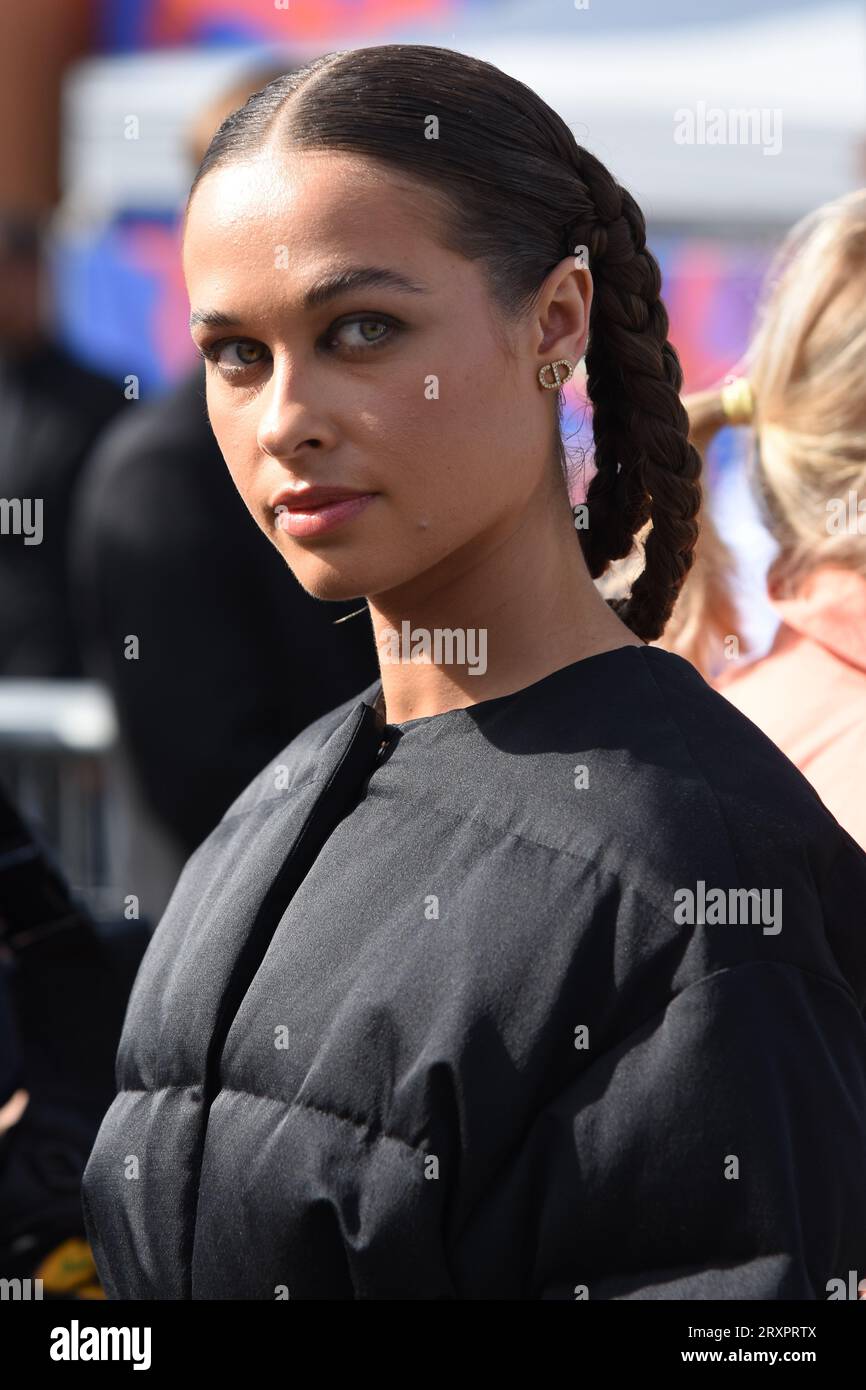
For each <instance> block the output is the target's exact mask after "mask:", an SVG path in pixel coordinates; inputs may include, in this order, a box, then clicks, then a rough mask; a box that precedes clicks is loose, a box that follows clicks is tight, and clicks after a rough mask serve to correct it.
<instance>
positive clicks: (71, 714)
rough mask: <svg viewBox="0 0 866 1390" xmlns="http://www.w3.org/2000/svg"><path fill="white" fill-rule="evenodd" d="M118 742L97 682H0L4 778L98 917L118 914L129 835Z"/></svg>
mask: <svg viewBox="0 0 866 1390" xmlns="http://www.w3.org/2000/svg"><path fill="white" fill-rule="evenodd" d="M117 741H118V730H117V718H116V714H115V709H114V703H113V701H112V698H111V694H110V692H109V691H108V689H107V687H105V686H104V685H102V684H100V683H99V682H96V681H85V680H29V679H17V678H13V679H10V678H6V679H3V680H0V779H2V781H3V783H4V785H5V786H6V789H7V791H8V792H9V794H10V796H11V797H12V799H13V801H14V802H15V803H16V804H17V806H18V808H19V810H20V811H21V813H22V815H23V816H24V817H25V818H26V819H27V820H28V821H29V822H30V823H31V825H32V826H33V827H34V829H35V830H36V832H37V833H38V835H39V836H40V838H41V839H42V840H43V842H44V843H45V844H46V846H47V847H48V849H49V850H50V851H51V852H52V853H53V854H54V856H55V858H56V859H57V862H58V864H59V866H60V868H61V869H62V871H63V873H64V875H65V876H66V878H67V880H68V882H69V884H70V886H71V888H72V890H73V892H74V893H76V894H77V895H79V896H80V897H81V898H82V900H83V901H84V902H85V903H86V904H87V906H88V907H89V908H90V910H91V912H93V914H94V915H95V916H97V917H101V916H103V915H114V916H116V915H117V906H118V901H119V894H120V885H119V883H118V866H119V865H121V864H122V863H123V862H124V857H125V854H126V850H127V841H128V837H129V833H130V827H129V815H128V808H127V806H126V804H125V798H124V797H123V795H122V794H121V792H120V790H119V788H118V784H117V778H116V776H115V772H114V763H113V754H114V752H115V749H116V747H117Z"/></svg>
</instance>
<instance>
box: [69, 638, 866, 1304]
mask: <svg viewBox="0 0 866 1390" xmlns="http://www.w3.org/2000/svg"><path fill="white" fill-rule="evenodd" d="M379 689H380V685H379V683H378V682H376V683H374V684H373V685H371V686H370V687H368V688H367V689H366V690H364V691H362V692H361V694H360V695H357V696H356V697H355V698H354V699H352V700H348V701H347V702H345V703H344V704H343V705H341V706H340V707H339V708H337V709H335V710H334V711H333V712H331V713H330V714H328V715H327V716H325V717H323V718H321V719H319V720H317V721H316V723H314V724H313V725H312V726H311V727H310V728H309V729H307V730H305V732H304V733H302V734H301V735H300V736H299V737H298V738H296V739H295V740H294V741H293V743H292V744H291V745H290V746H289V747H288V748H286V749H284V750H283V751H282V752H281V753H280V754H279V755H278V756H277V757H276V758H275V759H274V762H273V764H272V765H271V766H269V767H268V768H266V769H264V770H263V771H262V772H261V774H260V775H259V776H258V777H257V778H256V779H255V780H254V781H253V782H252V783H251V784H250V786H249V787H248V788H247V789H246V790H245V791H244V793H243V794H242V795H241V796H240V797H239V798H238V799H237V800H236V801H235V803H234V804H233V805H232V806H231V807H230V808H229V809H228V810H227V811H226V813H225V815H224V816H223V818H222V820H221V822H220V824H219V825H218V826H217V827H216V829H215V830H214V831H213V833H212V835H211V836H210V837H209V838H208V840H207V841H206V842H205V843H204V844H203V845H202V846H201V847H200V848H199V850H198V851H197V853H196V854H195V855H194V856H193V857H192V859H191V860H190V861H189V863H188V864H187V866H186V868H185V870H184V873H183V876H182V878H181V880H180V883H179V884H178V886H177V889H176V892H175V895H174V898H173V899H172V902H171V904H170V905H169V908H168V910H167V912H166V913H165V916H164V917H163V918H162V920H161V922H160V923H159V925H158V927H157V928H156V931H155V933H154V935H153V937H152V938H151V941H150V943H149V946H148V950H147V953H146V955H145V958H144V961H143V963H142V967H141V969H140V971H139V974H138V977H137V979H136V982H135V985H134V988H133V993H132V997H131V1000H130V1006H129V1010H128V1012H127V1016H126V1019H125V1022H124V1029H123V1035H122V1038H121V1043H120V1049H119V1052H118V1059H117V1080H118V1087H119V1091H118V1095H117V1098H116V1099H115V1101H114V1103H113V1105H112V1106H111V1109H110V1110H109V1111H108V1114H107V1115H106V1117H105V1119H104V1121H103V1124H102V1126H101V1129H100V1132H99V1136H98V1138H97V1141H96V1144H95V1146H94V1149H93V1152H92V1154H91V1156H90V1159H89V1161H88V1164H87V1168H86V1170H85V1175H84V1181H83V1187H82V1191H83V1200H84V1207H85V1219H86V1225H87V1230H88V1236H89V1238H90V1241H91V1245H92V1248H93V1252H94V1258H95V1260H96V1265H97V1268H98V1270H99V1274H100V1277H101V1279H102V1282H103V1285H104V1287H105V1288H106V1291H107V1292H108V1295H109V1297H112V1298H135V1299H138V1298H143V1299H147V1298H160V1299H229V1298H245V1299H267V1300H273V1299H274V1298H275V1297H280V1296H285V1295H286V1293H287V1294H288V1296H289V1297H290V1298H292V1299H299V1298H300V1299H316V1298H325V1299H382V1298H386V1299H391V1298H399V1299H406V1298H410V1299H411V1298H418V1299H440V1298H444V1299H485V1298H494V1299H561V1300H568V1301H570V1300H572V1299H574V1298H575V1296H576V1295H575V1291H576V1290H577V1289H579V1288H581V1287H585V1289H586V1290H587V1292H588V1296H589V1297H590V1298H591V1299H610V1298H614V1299H673V1298H686V1299H716V1298H721V1299H736V1298H747V1299H824V1298H826V1297H827V1281H828V1280H829V1279H831V1278H837V1277H838V1278H842V1279H843V1280H844V1281H845V1282H846V1283H847V1281H848V1274H849V1271H850V1270H852V1269H856V1270H860V1271H862V1269H863V1257H864V1251H866V1181H864V1175H866V1023H864V1016H863V1010H864V1005H866V921H864V904H866V855H864V854H863V853H862V851H861V850H860V849H859V848H858V847H857V845H856V844H855V843H854V841H853V840H852V839H851V837H850V836H849V835H848V834H847V833H846V832H845V831H844V830H842V829H841V827H840V826H839V825H838V824H837V823H836V821H835V820H834V819H833V817H832V816H831V815H830V813H829V812H828V811H827V810H826V809H825V807H824V806H823V805H822V803H821V802H820V801H819V799H818V797H817V796H816V794H815V792H814V791H813V790H812V788H811V787H810V786H809V784H808V783H807V782H806V781H805V780H804V778H803V777H802V776H801V774H800V773H799V772H798V771H797V770H796V768H795V767H794V766H793V765H792V764H791V763H790V762H788V760H787V759H786V758H785V757H784V756H783V755H782V754H781V753H780V752H779V751H778V749H776V748H775V747H774V746H773V744H772V743H770V741H769V740H768V739H767V738H766V737H765V736H764V735H763V734H762V733H761V732H760V731H759V730H758V729H757V728H756V727H755V726H754V725H753V724H751V723H750V722H749V721H748V720H747V719H745V718H744V717H743V716H742V715H741V714H740V713H739V712H738V711H737V710H735V709H734V708H733V707H732V706H731V705H730V704H728V703H727V701H725V700H724V699H723V698H722V697H721V696H720V695H718V694H716V693H715V692H714V691H713V690H711V689H710V688H709V687H708V686H707V685H706V684H705V682H704V681H703V680H702V679H701V677H700V676H699V675H698V674H697V673H696V672H695V670H694V669H693V668H692V667H691V666H690V665H689V664H688V663H687V662H685V661H683V660H682V659H681V658H680V657H677V656H674V655H672V654H670V653H668V652H666V651H662V650H659V649H656V648H651V647H632V646H629V647H625V648H621V649H619V650H617V651H612V652H607V653H604V654H601V655H598V656H595V657H591V658H589V659H587V660H584V661H578V662H575V663H573V664H572V665H570V666H566V667H564V668H562V669H561V670H558V671H555V672H553V673H551V674H550V675H548V676H546V677H544V678H543V679H541V680H538V681H536V682H534V683H533V684H532V685H530V686H528V687H526V688H525V689H524V690H521V691H517V692H515V693H513V694H509V695H503V696H499V697H496V698H493V699H488V700H482V701H481V702H480V703H478V704H476V705H474V706H472V707H470V708H468V709H459V710H451V711H447V712H445V713H443V714H439V715H435V716H432V717H426V718H418V719H412V720H409V721H407V722H406V723H405V724H403V725H396V726H394V725H390V726H384V727H383V726H382V724H381V716H380V715H379V714H378V713H377V712H376V710H375V709H374V708H373V701H374V698H375V696H376V694H377V692H378V690H379ZM383 736H384V737H385V738H386V739H387V742H386V743H385V746H384V748H383V749H382V750H381V751H380V741H381V740H382V739H383ZM700 881H703V882H704V884H705V886H706V889H707V891H709V890H710V889H711V888H720V889H723V890H729V889H736V888H746V889H748V888H758V889H767V890H771V892H770V897H769V899H768V907H770V905H771V904H772V908H771V914H770V915H772V916H774V917H775V918H776V920H777V921H778V923H779V924H780V926H781V930H779V931H775V930H773V924H772V923H771V922H770V921H769V919H768V917H764V918H762V919H761V920H762V921H763V925H761V924H759V923H755V922H751V921H744V920H743V919H742V917H741V918H740V920H739V921H738V922H729V921H723V922H722V923H719V924H713V925H706V924H705V923H704V921H702V919H701V918H700V917H697V919H695V917H693V919H692V922H691V923H686V924H681V923H680V922H678V920H677V916H676V909H675V903H676V902H677V899H676V898H675V894H677V893H678V892H679V891H680V890H684V889H689V890H691V891H692V892H693V893H696V894H697V892H698V891H699V890H698V886H697V885H698V883H699V882H700ZM776 890H779V891H780V892H781V912H780V913H777V912H776V907H777V905H778V904H777V901H776V900H775V899H774V898H773V896H772V894H773V893H774V892H775V891H776ZM765 926H770V931H769V932H768V931H766V930H765ZM581 1028H586V1030H587V1033H586V1035H582V1034H579V1033H578V1030H580V1029H581ZM578 1044H580V1045H578ZM584 1044H586V1045H584ZM130 1155H133V1156H135V1158H136V1159H137V1168H136V1172H135V1175H134V1177H135V1180H132V1177H131V1164H130V1157H129V1156H130ZM733 1161H736V1164H737V1165H738V1170H739V1171H738V1175H734V1173H733V1168H732V1162H733Z"/></svg>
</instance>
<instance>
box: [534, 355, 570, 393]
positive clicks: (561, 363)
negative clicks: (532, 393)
mask: <svg viewBox="0 0 866 1390" xmlns="http://www.w3.org/2000/svg"><path fill="white" fill-rule="evenodd" d="M558 367H567V368H568V376H560V375H559V372H558V371H557V368H558ZM548 371H549V372H551V373H552V375H553V381H545V380H544V373H545V372H548ZM573 376H574V364H573V363H572V362H569V360H568V358H567V357H557V359H556V361H555V362H545V364H544V366H543V367H540V368H539V372H538V380H539V383H540V384H541V385H542V386H543V387H544V389H545V391H558V390H559V388H560V386H564V385H565V383H566V382H567V381H571V378H572V377H573Z"/></svg>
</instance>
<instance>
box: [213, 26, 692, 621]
mask: <svg viewBox="0 0 866 1390" xmlns="http://www.w3.org/2000/svg"><path fill="white" fill-rule="evenodd" d="M433 118H435V123H434V121H433ZM431 134H432V135H433V136H434V138H430V137H431ZM271 144H272V145H273V146H274V148H278V149H293V150H338V151H340V152H342V153H344V154H354V155H359V156H363V157H366V158H369V159H375V160H379V161H380V162H381V163H383V164H384V165H386V166H389V167H390V168H391V169H397V170H399V171H401V172H402V173H404V174H408V175H410V176H412V177H413V178H414V179H415V180H416V181H418V182H419V183H420V184H421V186H423V188H424V190H425V191H426V192H427V194H428V196H429V197H430V198H431V199H432V200H433V201H434V203H436V204H437V205H438V208H439V211H440V214H441V223H440V226H439V227H438V229H437V231H438V235H439V237H440V239H441V241H442V243H443V245H444V246H446V248H447V249H449V250H451V251H454V252H456V253H457V254H459V255H462V256H464V257H466V258H467V259H469V260H473V261H478V262H479V263H480V265H481V266H482V268H483V271H484V273H485V275H486V278H487V283H488V286H489V289H490V293H491V297H492V299H493V302H494V304H495V306H496V307H497V308H498V310H499V312H500V314H501V316H502V319H503V321H506V322H507V321H508V320H509V319H515V318H519V317H521V316H522V315H523V314H524V313H526V312H528V310H529V309H530V308H531V307H532V305H533V303H534V301H535V299H536V297H537V295H538V293H539V290H540V288H541V285H542V283H543V281H544V279H545V277H546V276H547V274H548V272H549V271H550V270H551V269H553V267H554V266H555V265H557V264H558V263H559V262H560V261H561V260H562V259H563V258H564V257H566V256H568V255H571V254H573V253H574V251H575V248H577V247H581V246H584V247H586V248H587V255H588V261H587V264H588V266H589V269H590V271H591V273H592V277H593V283H594V295H593V303H592V308H591V311H590V322H589V340H588V347H587V353H586V369H587V388H588V393H589V398H590V402H591V404H592V410H593V437H594V441H595V466H596V474H595V476H594V477H593V479H592V482H591V483H590V485H589V488H588V491H587V497H586V501H587V507H588V512H589V518H588V521H589V524H588V526H587V527H586V528H585V529H583V530H580V531H578V532H577V534H578V536H579V538H580V544H581V545H582V547H583V553H584V557H585V559H586V562H587V565H588V567H589V572H590V574H591V575H592V577H593V579H597V578H598V577H599V576H600V575H602V574H603V573H604V571H605V569H606V568H607V566H608V565H609V564H610V563H611V561H613V560H618V559H622V558H623V557H624V556H626V555H628V554H629V552H630V551H631V549H632V547H633V545H634V537H635V534H636V533H637V532H639V531H640V530H641V529H642V528H643V527H644V526H645V525H646V523H647V522H651V523H652V529H651V531H650V533H649V537H648V539H647V541H646V546H645V567H644V570H643V572H642V574H641V575H640V576H639V578H638V579H637V580H636V581H635V583H634V586H633V588H632V592H631V594H630V596H629V598H628V599H624V600H617V601H615V602H614V603H613V607H614V608H615V609H616V611H617V612H618V613H619V614H620V616H621V617H622V619H623V620H624V621H625V622H626V623H627V624H628V626H629V627H630V628H631V630H632V631H633V632H634V633H636V634H637V636H639V637H641V638H643V639H644V641H648V642H649V641H653V640H655V639H656V638H658V637H660V636H661V634H662V632H663V630H664V626H665V623H666V622H667V620H668V618H669V617H670V614H671V610H672V609H673V606H674V603H675V601H676V598H677V595H678V593H679V591H680V588H681V587H682V584H683V581H684V579H685V577H686V574H687V573H688V570H689V568H690V566H691V563H692V557H693V552H694V547H695V542H696V540H697V533H698V522H697V517H698V512H699V508H700V501H701V491H700V481H699V478H700V468H701V464H700V456H699V455H698V453H697V452H696V450H695V449H694V448H693V447H692V446H691V445H690V444H689V442H688V417H687V415H686V412H685V410H684V408H683V406H682V405H681V403H680V399H679V390H680V386H681V384H682V373H681V370H680V364H679V360H678V358H677V355H676V352H675V351H674V349H673V348H672V347H671V345H670V343H669V342H668V340H667V334H668V316H667V313H666V311H665V308H664V305H663V304H662V302H661V299H660V298H659V292H660V288H661V274H660V271H659V267H658V264H657V262H656V261H655V259H654V257H653V256H652V255H651V253H650V252H649V251H648V250H647V247H646V226H645V223H644V218H643V215H642V213H641V211H640V208H639V207H638V206H637V204H636V203H635V201H634V199H633V198H632V197H631V196H630V194H629V193H627V192H626V190H625V189H624V188H621V187H620V186H619V184H618V183H617V182H616V181H615V179H614V178H613V177H612V176H611V174H610V173H609V172H608V171H607V169H605V167H604V165H603V164H601V163H600V162H599V161H598V160H597V159H596V158H595V157H594V156H593V155H591V154H590V153H589V152H588V151H587V150H585V149H583V148H582V147H581V146H579V145H578V144H577V142H576V141H575V139H574V136H573V135H572V133H571V131H570V130H569V128H568V126H567V125H566V124H565V122H564V121H563V120H562V118H561V117H560V116H558V115H557V113H556V112H555V111H553V110H552V109H551V108H550V107H549V106H548V105H547V104H546V103H545V102H544V101H542V99H541V98H540V97H539V96H537V94H536V93H535V92H533V91H532V90H531V89H530V88H529V87H527V86H525V85H524V83H522V82H518V81H517V80H516V79H515V78H513V77H509V76H507V75H506V74H505V73H503V72H501V71H500V70H499V69H498V68H496V67H494V66H493V65H492V64H491V63H485V62H482V61H481V60H480V59H478V58H472V57H469V56H467V55H466V54H463V53H457V52H454V51H453V50H451V49H447V48H436V47H433V46H429V47H428V46H424V45H415V44H384V45H381V46H379V47H375V48H359V49H352V50H349V51H345V52H338V53H328V54H325V55H324V56H323V57H321V58H316V59H314V60H313V61H312V62H310V63H307V64H305V65H304V66H303V67H301V68H299V69H297V70H296V71H293V72H290V73H287V74H286V75H285V76H283V77H279V78H277V79H276V80H275V81H273V82H270V83H268V85H267V86H266V87H264V88H263V89H262V91H260V92H256V93H255V94H254V95H253V96H251V97H250V98H249V100H248V101H247V102H246V104H245V105H244V106H242V107H241V108H240V109H239V110H238V111H235V112H233V113H232V115H231V116H229V117H228V118H227V120H225V121H224V122H223V124H222V125H221V126H220V128H219V130H218V131H217V133H216V135H215V136H214V138H213V140H212V141H211V144H210V146H209V148H208V150H207V153H206V154H205V157H204V159H203V160H202V163H201V165H200V167H199V170H198V172H197V174H196V176H195V179H194V181H193V184H192V189H191V190H190V198H192V196H193V194H194V192H195V189H196V187H197V185H198V183H199V182H200V181H201V179H203V178H204V177H205V175H206V174H208V173H209V172H210V171H211V170H212V169H214V168H217V167H219V166H221V165H224V164H229V163H235V162H238V161H239V160H242V159H244V158H245V157H247V156H249V155H251V154H253V153H255V152H256V151H259V150H261V149H262V147H264V146H268V145H271ZM556 400H557V412H556V420H555V428H554V432H553V439H554V442H555V447H556V451H557V453H558V456H559V461H560V464H561V466H562V467H563V469H564V467H565V448H564V444H563V440H562V430H561V410H562V400H561V397H560V395H559V393H558V392H557V393H556Z"/></svg>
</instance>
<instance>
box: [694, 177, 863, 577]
mask: <svg viewBox="0 0 866 1390" xmlns="http://www.w3.org/2000/svg"><path fill="white" fill-rule="evenodd" d="M743 368H744V370H745V375H746V377H747V379H748V381H749V383H750V385H751V391H752V398H753V402H754V404H753V410H752V421H751V428H752V430H753V432H754V438H755V449H754V456H753V459H752V462H751V466H750V472H751V480H752V484H753V487H754V489H755V491H756V494H757V497H758V500H759V502H760V504H761V507H762V510H763V513H764V519H765V522H766V525H767V527H768V529H769V530H770V532H771V533H772V535H773V537H774V539H775V540H776V542H777V544H778V546H779V554H778V556H777V558H776V559H775V560H774V562H773V564H772V566H771V568H770V575H769V580H770V584H771V587H772V589H773V592H774V593H775V594H776V595H777V596H783V595H790V594H792V593H794V592H795V591H796V589H797V588H798V587H799V585H800V584H801V582H802V580H803V579H804V578H805V577H806V576H807V575H808V574H810V573H812V571H814V570H815V569H817V568H818V567H819V566H822V565H826V564H832V565H838V566H841V567H843V568H847V569H852V570H856V571H857V572H858V573H860V574H862V575H864V576H866V535H861V534H859V531H858V528H857V527H856V526H855V527H853V528H851V527H838V526H831V525H830V524H829V522H830V516H831V509H833V510H834V511H835V515H836V516H837V517H838V516H839V514H840V513H841V511H842V509H843V508H845V507H846V506H847V501H848V494H849V493H852V492H853V493H854V494H855V495H856V497H858V498H859V497H862V498H864V499H866V189H859V190H858V191H856V192H854V193H849V194H847V195H846V196H845V197H842V198H838V199H836V200H835V201H834V202H831V203H826V204H825V205H824V206H823V207H821V208H818V209H817V211H815V212H813V213H810V214H809V215H808V216H807V217H804V218H803V219H802V221H800V222H798V223H797V225H796V226H795V227H794V228H793V229H792V231H791V232H789V234H788V236H787V237H786V238H785V240H784V242H783V244H782V246H781V248H780V250H779V252H778V254H777V256H776V258H775V261H774V263H773V266H772V267H771V270H770V274H769V277H768V280H767V285H766V289H765V292H764V297H763V300H762V303H761V307H760V311H759V316H758V324H757V328H756V331H755V333H754V335H753V337H752V341H751V343H750V345H749V348H748V349H747V352H746V354H745V357H744V360H743ZM684 404H685V406H686V408H687V410H688V412H689V418H690V420H691V435H692V441H693V442H694V443H695V444H696V445H697V447H698V448H699V449H701V450H702V451H703V450H705V449H706V447H707V446H708V444H709V443H710V441H711V440H712V438H713V436H714V435H715V434H716V432H717V431H718V430H719V429H720V428H721V427H722V426H723V425H725V424H727V423H729V419H728V416H727V415H726V413H725V409H724V405H723V401H722V392H721V391H703V392H700V393H699V394H696V395H693V396H687V397H686V398H685V402H684ZM864 510H866V509H864ZM864 526H866V522H864ZM684 596H685V595H684Z"/></svg>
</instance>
